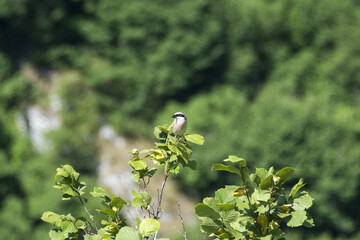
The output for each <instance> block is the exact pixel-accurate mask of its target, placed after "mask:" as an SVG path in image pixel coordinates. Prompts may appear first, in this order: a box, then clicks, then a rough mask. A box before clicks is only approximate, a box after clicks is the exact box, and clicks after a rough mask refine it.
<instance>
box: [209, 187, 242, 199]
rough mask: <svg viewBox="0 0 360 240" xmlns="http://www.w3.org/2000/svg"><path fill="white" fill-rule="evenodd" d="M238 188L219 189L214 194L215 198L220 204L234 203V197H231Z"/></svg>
mask: <svg viewBox="0 0 360 240" xmlns="http://www.w3.org/2000/svg"><path fill="white" fill-rule="evenodd" d="M238 187H239V186H226V187H225V188H220V189H219V190H217V191H216V192H215V198H216V199H217V200H218V201H219V202H220V203H236V199H237V198H236V197H234V196H233V193H234V191H235V190H236V189H237V188H238Z"/></svg>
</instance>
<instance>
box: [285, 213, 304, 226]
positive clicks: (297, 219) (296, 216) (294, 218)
mask: <svg viewBox="0 0 360 240" xmlns="http://www.w3.org/2000/svg"><path fill="white" fill-rule="evenodd" d="M306 219H307V216H306V212H305V211H303V210H298V211H294V212H292V213H291V219H290V221H289V222H287V225H288V226H289V227H299V226H301V225H303V223H304V221H305V220H306Z"/></svg>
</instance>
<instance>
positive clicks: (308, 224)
mask: <svg viewBox="0 0 360 240" xmlns="http://www.w3.org/2000/svg"><path fill="white" fill-rule="evenodd" d="M303 225H304V226H305V227H313V226H315V224H314V219H313V218H312V217H310V218H308V219H306V220H305V222H304V223H303Z"/></svg>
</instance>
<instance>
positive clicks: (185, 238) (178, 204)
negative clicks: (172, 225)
mask: <svg viewBox="0 0 360 240" xmlns="http://www.w3.org/2000/svg"><path fill="white" fill-rule="evenodd" d="M176 204H177V207H178V213H179V217H180V220H181V226H182V229H183V234H182V235H183V237H184V240H187V237H186V229H185V224H184V219H183V217H182V214H181V211H180V203H179V202H178V201H176Z"/></svg>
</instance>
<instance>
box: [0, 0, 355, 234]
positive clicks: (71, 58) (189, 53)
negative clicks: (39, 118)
mask: <svg viewBox="0 0 360 240" xmlns="http://www.w3.org/2000/svg"><path fill="white" fill-rule="evenodd" d="M359 25H360V4H359V1H357V0H343V1H337V0H303V1H293V0H274V1H270V0H255V1H254V0H236V1H235V0H225V1H211V0H210V1H209V0H183V1H172V0H170V1H169V0H167V1H164V0H153V1H151V2H145V1H140V0H131V1H130V0H123V1H116V0H107V1H97V0H86V1H83V0H63V1H45V0H36V1H35V0H27V1H25V0H16V1H14V0H1V1H0V36H1V37H0V163H1V168H0V224H1V226H6V227H2V228H1V230H0V236H1V237H4V238H6V239H46V238H47V232H48V229H47V226H45V225H44V224H43V223H41V221H40V216H41V213H42V212H44V211H45V210H47V209H50V207H49V206H50V205H51V206H52V208H51V209H53V210H54V211H56V209H54V207H55V206H57V208H58V209H61V208H65V207H66V208H71V206H64V204H63V203H60V201H57V199H59V198H58V196H55V195H56V194H54V192H52V191H51V190H49V189H51V188H50V186H51V185H52V182H53V180H52V176H53V170H54V169H55V168H56V167H57V166H59V165H60V164H63V163H65V162H70V163H71V164H72V165H73V166H74V167H75V168H76V169H77V170H80V172H81V173H84V174H85V175H87V176H88V178H91V179H94V177H93V176H94V172H95V169H96V161H95V159H96V158H95V157H96V152H97V143H96V140H95V136H96V134H97V131H98V128H99V126H100V125H101V124H103V123H110V124H111V125H112V126H113V127H115V128H116V130H117V131H118V133H119V134H122V135H123V136H127V137H132V138H136V137H137V136H151V134H152V127H153V126H155V124H163V123H165V122H170V120H169V116H170V115H171V114H172V113H174V112H176V111H182V112H184V113H185V114H186V115H187V117H188V119H189V121H190V124H189V128H190V131H192V132H194V131H196V132H200V133H201V134H203V135H204V136H205V138H206V143H205V145H204V147H203V148H202V149H201V150H200V149H199V151H197V150H196V149H194V158H195V159H196V160H197V161H198V166H199V167H198V169H199V170H198V171H197V172H191V174H190V172H189V173H188V174H186V173H185V174H183V175H181V176H180V177H179V181H178V184H179V186H180V187H181V188H182V189H184V191H185V192H186V193H188V194H189V195H191V196H193V197H195V198H200V197H202V196H205V195H207V194H208V193H209V192H213V191H214V189H217V188H219V186H223V185H224V184H225V183H226V182H228V181H230V180H231V179H228V178H226V177H224V176H225V175H219V174H220V173H219V174H218V175H217V174H214V173H211V174H210V173H209V170H210V167H211V165H212V163H215V162H219V161H220V160H221V159H224V158H225V156H227V155H228V154H235V155H238V156H242V157H244V158H246V159H247V161H248V164H249V165H250V166H251V167H255V166H256V167H264V168H267V167H269V166H271V165H273V166H275V168H278V169H280V168H281V167H283V166H291V167H295V168H296V169H297V174H298V175H299V176H300V175H301V176H302V177H304V179H305V181H306V182H308V183H309V184H308V186H307V187H308V189H307V191H309V192H311V194H312V196H313V197H314V198H315V202H314V207H313V208H312V211H313V212H312V213H311V215H312V216H313V217H314V219H315V223H316V227H314V228H312V229H310V230H309V229H306V230H305V229H304V231H303V232H297V233H292V238H291V239H304V238H306V239H358V238H359V235H360V232H359V230H358V229H360V221H359V215H360V204H359V201H358V200H359V199H360V164H359V160H360V147H359V144H360V44H359V39H360V28H359ZM27 64H30V65H31V66H33V67H34V68H36V69H37V70H38V72H39V73H40V77H41V79H42V82H37V81H33V80H32V79H30V78H29V77H28V76H27V75H26V74H24V71H23V69H24V66H26V65H27ZM53 71H55V72H57V73H59V74H60V76H61V77H60V78H59V82H60V84H59V85H60V89H61V90H60V97H61V101H62V104H63V109H62V113H63V114H62V116H61V122H62V126H61V128H60V129H58V130H57V131H56V132H53V133H51V134H50V139H52V141H53V143H54V148H53V150H52V151H51V153H47V154H41V153H39V152H37V151H35V150H34V147H33V146H32V145H31V143H30V142H29V140H28V139H27V138H26V135H25V136H24V134H21V132H20V130H19V129H18V127H17V126H16V119H18V117H19V116H25V117H26V109H28V107H29V106H31V104H33V103H37V104H46V103H44V102H46V100H44V91H46V87H44V85H45V86H46V81H50V80H49V79H48V73H49V72H53ZM185 172H186V171H185ZM93 181H94V180H93ZM194 183H196V184H194ZM54 191H55V190H54ZM55 208H56V207H55ZM74 211H75V210H74ZM74 211H72V212H74Z"/></svg>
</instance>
